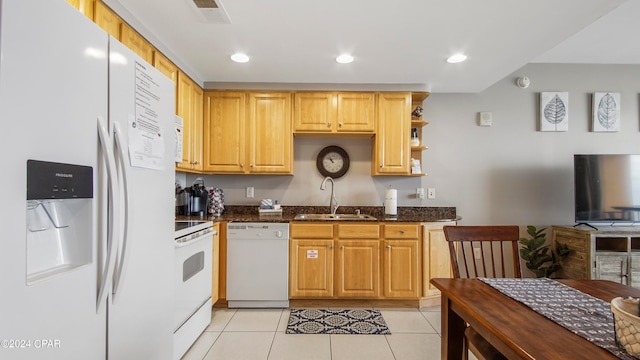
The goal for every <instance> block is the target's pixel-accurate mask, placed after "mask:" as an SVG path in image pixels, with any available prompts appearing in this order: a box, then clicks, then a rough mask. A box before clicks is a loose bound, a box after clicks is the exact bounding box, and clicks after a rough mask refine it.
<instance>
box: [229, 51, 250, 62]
mask: <svg viewBox="0 0 640 360" xmlns="http://www.w3.org/2000/svg"><path fill="white" fill-rule="evenodd" d="M231 60H233V61H235V62H237V63H246V62H248V61H249V57H248V56H247V55H246V54H243V53H235V54H233V55H231Z"/></svg>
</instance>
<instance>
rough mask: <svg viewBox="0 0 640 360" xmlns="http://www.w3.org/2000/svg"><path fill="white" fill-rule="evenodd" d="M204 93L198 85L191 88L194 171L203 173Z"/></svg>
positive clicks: (191, 139) (194, 84) (191, 138)
mask: <svg viewBox="0 0 640 360" xmlns="http://www.w3.org/2000/svg"><path fill="white" fill-rule="evenodd" d="M203 93H204V92H203V91H202V89H201V88H200V86H198V85H197V84H196V83H193V85H192V87H191V123H192V128H193V132H192V134H191V137H190V139H189V140H190V141H191V143H192V145H193V162H194V164H193V170H196V171H202V167H203V156H202V140H203V137H204V133H203V105H202V102H203V99H202V97H203Z"/></svg>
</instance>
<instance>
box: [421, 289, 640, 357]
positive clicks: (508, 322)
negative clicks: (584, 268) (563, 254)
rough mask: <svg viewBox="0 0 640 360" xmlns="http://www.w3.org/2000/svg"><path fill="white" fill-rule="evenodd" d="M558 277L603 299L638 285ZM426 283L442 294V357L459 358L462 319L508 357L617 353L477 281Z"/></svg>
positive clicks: (636, 294) (633, 292)
mask: <svg viewBox="0 0 640 360" xmlns="http://www.w3.org/2000/svg"><path fill="white" fill-rule="evenodd" d="M559 281H560V282H561V283H563V284H565V285H568V286H570V287H573V288H575V289H577V290H580V291H582V292H584V293H586V294H589V295H591V296H594V297H596V298H599V299H602V300H604V301H607V302H610V301H611V300H612V299H613V298H615V297H618V296H621V297H627V296H633V297H640V289H635V288H632V287H629V286H625V285H621V284H618V283H614V282H611V281H606V280H569V279H567V280H559ZM431 283H432V284H433V285H434V286H435V287H436V288H438V289H439V290H440V291H441V296H442V310H441V311H442V333H441V334H442V342H441V359H456V360H459V359H461V358H462V351H463V342H464V338H463V333H464V330H465V328H466V326H467V324H469V326H472V327H473V328H474V329H475V330H476V332H478V333H479V334H480V335H482V336H483V337H484V338H485V339H486V340H487V341H488V342H489V343H491V345H493V346H494V347H495V348H496V349H497V350H498V351H500V352H501V353H502V354H503V355H505V356H506V357H507V358H508V359H538V360H541V359H616V358H617V357H616V356H615V355H613V354H612V353H610V352H608V351H607V350H605V349H603V348H601V347H599V346H598V345H595V344H593V343H592V342H590V341H588V340H586V339H584V338H583V337H581V336H579V335H576V334H574V333H572V332H571V331H569V330H567V329H565V328H564V327H562V326H561V325H558V324H557V323H555V322H554V321H552V320H549V319H547V318H546V317H544V316H543V315H540V314H538V313H537V312H535V311H534V310H532V309H531V308H529V307H527V306H526V305H524V304H522V303H521V302H519V301H517V300H514V299H512V298H511V297H509V296H507V295H504V294H503V293H501V292H500V291H498V290H496V289H494V288H493V287H491V286H490V285H488V284H486V283H484V282H483V281H481V280H478V279H448V278H447V279H444V278H443V279H431ZM611 326H613V323H612V324H611Z"/></svg>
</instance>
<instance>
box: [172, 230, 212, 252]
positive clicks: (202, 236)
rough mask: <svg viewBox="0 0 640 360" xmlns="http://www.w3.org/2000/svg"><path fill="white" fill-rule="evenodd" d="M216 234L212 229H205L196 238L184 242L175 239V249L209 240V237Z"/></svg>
mask: <svg viewBox="0 0 640 360" xmlns="http://www.w3.org/2000/svg"><path fill="white" fill-rule="evenodd" d="M216 234H217V232H216V231H215V230H214V229H213V228H211V229H207V230H206V231H205V232H203V233H201V234H200V235H199V236H198V237H195V238H193V239H189V240H186V241H179V239H176V248H181V247H185V246H189V245H191V244H194V243H197V242H198V241H201V240H205V239H211V237H212V236H213V235H216Z"/></svg>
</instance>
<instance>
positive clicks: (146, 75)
mask: <svg viewBox="0 0 640 360" xmlns="http://www.w3.org/2000/svg"><path fill="white" fill-rule="evenodd" d="M146 66H148V65H145V64H142V63H139V62H137V61H136V71H135V87H136V88H135V96H136V99H135V100H136V106H135V115H133V116H132V115H129V119H128V120H129V121H128V124H129V126H128V135H129V158H130V161H131V166H136V167H142V168H147V169H154V170H164V146H165V145H164V144H165V142H164V139H163V136H166V135H167V134H163V131H162V129H163V128H162V124H161V121H166V119H161V118H160V117H159V114H160V113H161V109H160V108H159V106H160V104H161V101H163V99H161V96H160V94H159V91H158V89H159V88H160V86H159V84H158V83H156V82H155V81H154V79H153V75H152V74H151V73H150V72H149V71H148V70H147V68H146Z"/></svg>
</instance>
